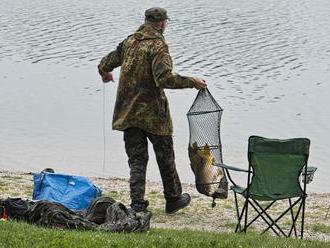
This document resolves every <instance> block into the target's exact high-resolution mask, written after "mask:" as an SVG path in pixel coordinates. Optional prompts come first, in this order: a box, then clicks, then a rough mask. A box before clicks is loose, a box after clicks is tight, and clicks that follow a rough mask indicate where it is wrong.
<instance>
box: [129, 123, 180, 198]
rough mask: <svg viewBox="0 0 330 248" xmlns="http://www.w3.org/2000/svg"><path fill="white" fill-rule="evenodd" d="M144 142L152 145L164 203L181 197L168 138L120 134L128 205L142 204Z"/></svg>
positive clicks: (136, 131)
mask: <svg viewBox="0 0 330 248" xmlns="http://www.w3.org/2000/svg"><path fill="white" fill-rule="evenodd" d="M148 139H149V140H150V142H151V143H152V145H153V149H154V152H155V155H156V160H157V164H158V167H159V171H160V175H161V178H162V182H163V188H164V196H165V199H172V198H176V197H178V196H180V195H181V193H182V188H181V182H180V179H179V176H178V173H177V171H176V166H175V161H174V149H173V139H172V136H162V135H155V134H151V133H148V132H146V131H144V130H142V129H140V128H135V127H134V128H128V129H126V130H124V141H125V149H126V153H127V156H128V164H129V167H130V196H131V200H132V203H135V202H136V203H143V202H144V194H145V183H146V171H147V163H148V159H149V155H148Z"/></svg>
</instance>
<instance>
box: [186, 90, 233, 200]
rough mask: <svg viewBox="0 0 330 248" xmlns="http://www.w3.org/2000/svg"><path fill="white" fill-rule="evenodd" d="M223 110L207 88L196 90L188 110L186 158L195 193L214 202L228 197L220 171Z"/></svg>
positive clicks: (221, 171)
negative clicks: (192, 175)
mask: <svg viewBox="0 0 330 248" xmlns="http://www.w3.org/2000/svg"><path fill="white" fill-rule="evenodd" d="M222 111H223V109H222V108H221V107H220V105H219V104H218V103H217V102H216V101H215V99H214V98H213V97H212V95H211V93H210V92H209V90H208V89H203V90H200V91H199V92H198V94H197V97H196V99H195V100H194V102H193V104H192V106H191V107H190V109H189V111H188V113H187V117H188V122H189V133H190V137H189V146H188V155H189V159H190V166H191V169H192V171H193V173H194V175H195V185H196V189H197V191H198V192H199V193H201V194H204V195H207V196H210V197H212V198H213V204H212V206H215V199H216V198H220V199H225V198H227V197H228V181H227V178H226V175H225V173H224V171H223V169H222V168H220V167H218V166H216V165H217V164H219V163H222V146H221V139H220V122H221V115H222Z"/></svg>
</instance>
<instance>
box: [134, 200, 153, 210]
mask: <svg viewBox="0 0 330 248" xmlns="http://www.w3.org/2000/svg"><path fill="white" fill-rule="evenodd" d="M148 206H149V201H147V200H145V201H134V202H132V203H131V208H132V209H133V210H134V211H135V212H146V211H147V207H148Z"/></svg>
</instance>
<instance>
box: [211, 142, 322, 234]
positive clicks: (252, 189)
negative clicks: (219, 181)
mask: <svg viewBox="0 0 330 248" xmlns="http://www.w3.org/2000/svg"><path fill="white" fill-rule="evenodd" d="M309 146H310V140H309V139H305V138H295V139H286V140H279V139H267V138H263V137H258V136H251V137H250V138H249V146H248V160H249V167H248V170H243V169H240V168H236V167H233V166H228V165H225V164H217V166H220V167H222V168H224V171H225V173H226V174H227V176H228V178H229V180H230V181H231V183H232V184H233V185H232V186H231V190H233V192H234V198H235V205H236V213H237V225H236V229H235V232H246V230H247V229H248V227H250V226H251V225H252V224H253V223H254V222H255V221H256V220H260V219H262V220H263V221H264V223H265V224H266V228H265V229H264V230H263V231H262V233H265V232H267V231H269V230H272V231H273V232H274V233H275V234H276V235H278V236H285V237H290V236H291V235H293V234H294V235H295V237H298V236H299V230H298V229H299V227H297V226H298V225H297V224H298V223H299V222H300V237H301V238H303V233H304V217H305V201H306V197H307V194H306V184H307V183H309V182H310V181H311V180H312V179H313V174H314V172H315V170H316V168H315V167H307V160H308V155H309ZM230 170H234V171H239V172H246V173H247V186H246V187H241V186H239V185H237V184H236V183H235V182H234V181H233V180H232V178H231V176H230V173H229V171H230ZM300 177H302V180H301V181H299V178H300ZM238 195H241V196H243V197H244V198H243V199H244V203H243V206H242V207H241V209H239V206H238V199H237V196H238ZM279 200H287V201H288V207H285V209H284V210H283V212H282V213H281V214H277V217H276V218H274V217H272V216H271V214H269V212H270V210H271V207H272V206H273V207H274V206H275V205H274V204H275V202H277V201H279ZM250 207H252V209H253V210H255V212H254V215H256V216H253V217H251V213H250V212H253V211H249V210H250ZM273 215H274V213H273ZM288 215H289V216H290V223H291V222H292V224H290V227H289V230H284V228H283V227H280V224H279V221H280V220H281V219H282V218H283V217H284V216H288ZM248 217H249V218H248ZM285 231H286V232H285Z"/></svg>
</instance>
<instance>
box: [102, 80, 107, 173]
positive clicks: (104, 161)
mask: <svg viewBox="0 0 330 248" xmlns="http://www.w3.org/2000/svg"><path fill="white" fill-rule="evenodd" d="M105 124H106V120H105V83H103V167H102V176H103V177H104V171H105V163H106V150H107V149H106V144H107V143H106V135H105V131H106V130H105Z"/></svg>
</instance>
